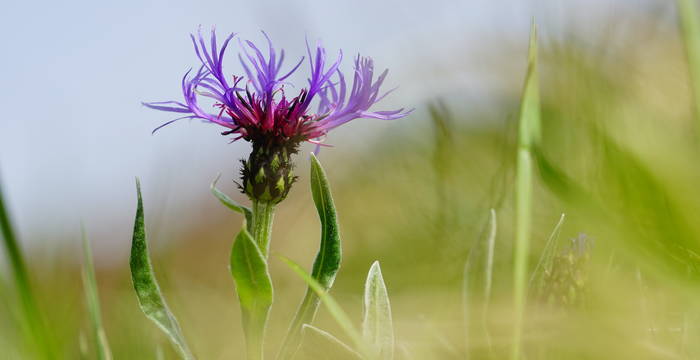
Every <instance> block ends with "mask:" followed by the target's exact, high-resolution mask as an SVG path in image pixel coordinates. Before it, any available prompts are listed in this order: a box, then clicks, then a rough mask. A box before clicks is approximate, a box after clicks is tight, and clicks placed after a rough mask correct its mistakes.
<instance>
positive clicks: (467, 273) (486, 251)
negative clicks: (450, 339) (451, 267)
mask: <svg viewBox="0 0 700 360" xmlns="http://www.w3.org/2000/svg"><path fill="white" fill-rule="evenodd" d="M497 230H498V221H497V217H496V210H495V209H491V210H490V211H489V220H488V223H487V227H486V230H484V231H487V232H486V238H485V239H483V240H482V238H483V235H480V236H479V237H478V238H477V239H476V241H475V242H474V245H473V246H472V248H471V250H470V252H469V257H468V258H467V261H466V263H465V264H464V273H463V277H462V307H463V309H462V310H463V312H464V314H463V317H464V318H463V322H464V325H463V326H464V344H465V348H466V350H467V352H469V351H470V339H471V337H470V333H471V329H472V326H471V324H472V322H473V321H474V320H475V318H474V319H473V318H472V313H473V312H475V311H474V310H475V309H473V307H474V305H473V302H472V299H475V300H476V302H478V301H479V299H478V296H479V295H481V296H482V298H481V299H480V301H481V303H482V304H483V305H482V308H481V327H482V329H483V332H484V337H485V339H486V343H487V345H488V347H489V350H490V349H491V334H490V331H489V327H488V311H489V304H490V301H491V288H492V284H493V259H494V253H495V247H496V234H497ZM482 271H483V272H482ZM480 275H483V277H482V276H480ZM481 291H483V293H482V292H481Z"/></svg>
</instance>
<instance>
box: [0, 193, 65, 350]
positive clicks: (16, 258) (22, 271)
mask: <svg viewBox="0 0 700 360" xmlns="http://www.w3.org/2000/svg"><path fill="white" fill-rule="evenodd" d="M0 237H2V241H3V245H4V247H5V252H6V254H7V257H8V260H9V262H10V269H11V271H12V277H13V278H14V284H15V286H16V287H17V292H18V293H19V300H20V305H21V311H22V317H23V318H24V319H23V320H22V321H21V326H23V327H24V330H25V331H26V332H27V333H28V334H29V336H30V337H31V338H32V341H33V342H34V350H36V351H37V353H38V354H41V356H42V357H43V358H46V359H54V358H55V357H56V355H55V347H54V343H53V341H52V340H51V336H50V333H49V330H48V328H47V327H46V323H45V322H44V318H43V316H42V314H41V312H40V311H39V306H38V305H37V301H36V298H35V296H34V293H33V292H32V286H31V284H30V281H29V271H28V270H27V266H26V264H25V262H24V255H23V254H22V248H21V247H20V245H19V242H18V241H17V238H16V237H15V232H14V229H13V228H12V224H11V222H10V214H9V212H8V210H7V208H6V206H5V201H4V199H3V192H2V188H1V187H0Z"/></svg>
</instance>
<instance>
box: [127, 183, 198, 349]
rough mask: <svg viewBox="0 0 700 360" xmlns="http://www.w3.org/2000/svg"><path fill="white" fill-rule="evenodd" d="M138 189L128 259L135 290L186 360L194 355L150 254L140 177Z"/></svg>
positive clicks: (140, 302) (147, 314) (146, 309)
mask: <svg viewBox="0 0 700 360" xmlns="http://www.w3.org/2000/svg"><path fill="white" fill-rule="evenodd" d="M136 192H137V196H138V204H137V208H136V220H135V221H134V236H133V239H132V242H131V257H130V261H129V264H130V267H131V280H132V281H133V284H134V290H136V297H137V298H138V301H139V305H140V306H141V310H142V311H143V313H144V314H146V316H147V317H148V318H149V319H151V320H152V321H153V322H155V323H156V325H158V327H159V328H160V329H161V330H162V331H163V332H164V333H165V334H166V335H167V336H168V338H169V339H170V341H172V343H173V345H175V348H176V349H177V351H178V353H179V354H180V356H182V358H183V359H185V360H191V359H194V355H192V352H191V351H190V349H189V348H188V346H187V343H186V342H185V338H184V336H183V335H182V330H180V325H179V324H178V323H177V320H176V319H175V316H174V315H173V314H172V312H171V311H170V309H169V308H168V305H167V304H166V303H165V299H164V298H163V295H162V293H161V291H160V287H159V286H158V282H157V281H156V278H155V275H154V273H153V266H152V265H151V259H150V256H149V254H148V242H147V241H146V226H145V222H144V214H143V200H142V198H141V184H140V182H139V180H138V179H137V180H136Z"/></svg>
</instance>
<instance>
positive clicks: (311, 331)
mask: <svg viewBox="0 0 700 360" xmlns="http://www.w3.org/2000/svg"><path fill="white" fill-rule="evenodd" d="M302 334H303V337H304V341H303V345H302V346H301V349H300V351H299V353H300V354H301V357H302V358H303V359H325V358H328V354H333V359H334V360H361V359H363V358H362V355H360V354H359V353H357V352H356V351H355V350H353V349H352V348H351V347H350V346H348V345H346V344H345V343H343V342H342V341H340V340H338V338H336V337H335V336H333V335H331V334H330V333H328V332H326V331H323V330H321V329H319V328H317V327H314V326H311V325H309V324H304V325H303V326H302Z"/></svg>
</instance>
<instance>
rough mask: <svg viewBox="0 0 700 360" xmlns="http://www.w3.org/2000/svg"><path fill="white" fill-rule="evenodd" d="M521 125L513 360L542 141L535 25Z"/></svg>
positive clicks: (518, 350)
mask: <svg viewBox="0 0 700 360" xmlns="http://www.w3.org/2000/svg"><path fill="white" fill-rule="evenodd" d="M520 106H521V107H520V120H519V124H518V150H517V161H516V170H515V250H514V251H515V254H514V255H515V256H514V257H515V259H514V274H513V280H514V303H515V321H513V352H512V359H513V360H519V359H520V358H521V357H522V355H521V345H522V344H521V342H522V333H523V322H524V317H525V299H526V293H527V268H528V263H527V259H528V255H529V251H530V226H531V222H532V188H533V168H534V167H533V155H532V149H533V147H535V146H537V145H538V144H539V141H540V136H541V135H540V99H539V80H538V73H537V28H536V26H535V24H534V23H533V24H532V30H531V33H530V50H529V53H528V69H527V77H526V79H525V88H524V90H523V97H522V103H521V105H520Z"/></svg>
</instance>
